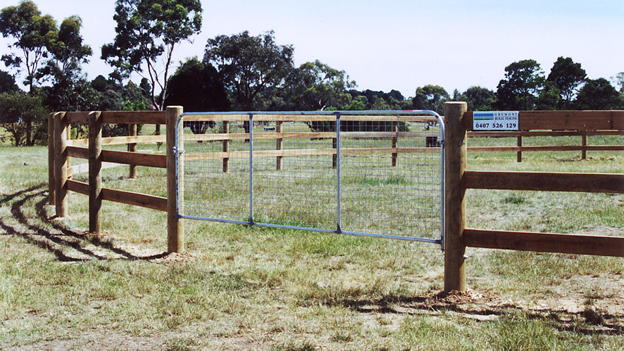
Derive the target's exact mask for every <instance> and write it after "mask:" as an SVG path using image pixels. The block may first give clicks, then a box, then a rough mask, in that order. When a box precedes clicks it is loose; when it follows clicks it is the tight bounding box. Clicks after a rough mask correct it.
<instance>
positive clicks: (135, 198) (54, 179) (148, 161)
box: [48, 109, 183, 252]
mask: <svg viewBox="0 0 624 351" xmlns="http://www.w3.org/2000/svg"><path fill="white" fill-rule="evenodd" d="M178 112H179V113H181V110H177V109H174V112H173V113H178ZM167 113H169V112H165V111H162V112H160V111H159V112H151V111H150V112H57V113H53V114H51V115H50V117H49V121H48V126H49V139H48V141H49V149H48V152H49V157H48V163H49V177H48V178H49V194H50V195H49V203H50V205H54V206H55V207H56V215H57V217H66V216H67V200H68V199H67V192H68V191H73V192H76V193H79V194H83V195H87V196H89V231H90V232H93V233H99V232H100V230H101V221H100V209H101V206H102V201H104V200H106V201H113V202H118V203H123V204H128V205H133V206H140V207H145V208H150V209H153V210H157V211H169V203H175V196H174V197H173V198H172V199H169V195H168V197H166V198H165V197H159V196H153V195H146V194H139V193H135V192H129V191H123V190H116V189H107V188H103V187H102V176H101V171H102V169H104V168H110V167H113V164H115V165H116V164H125V165H128V166H129V178H136V167H137V166H146V167H157V168H167V156H166V155H157V154H154V155H151V154H144V153H138V152H137V149H136V144H137V143H142V142H163V141H165V140H166V137H167V136H137V135H136V134H137V133H136V124H166V122H167V120H166V117H167ZM176 117H177V115H176ZM70 123H80V124H87V125H88V130H89V135H88V139H82V140H68V139H69V136H70V135H71V132H70V129H71V125H70ZM104 123H115V124H119V123H122V124H129V134H130V135H129V136H127V137H114V138H102V124H104ZM169 129H170V128H169ZM169 129H167V132H168V133H170V132H171V131H170V130H169ZM122 144H127V145H128V151H113V150H102V146H104V145H122ZM70 157H74V158H79V159H86V160H88V164H87V166H88V173H89V176H88V179H89V180H88V182H86V183H85V182H80V181H76V180H73V179H71V176H72V175H73V174H77V173H80V172H82V171H84V168H85V165H77V166H74V167H70V165H69V158H70ZM168 176H170V175H169V173H168ZM174 213H175V212H174ZM171 217H172V216H168V221H171ZM176 222H179V221H177V220H176ZM178 225H179V223H178ZM170 230H177V232H169V231H170ZM182 233H183V232H182V228H181V226H180V227H178V226H176V225H169V228H168V235H169V237H173V238H177V237H178V236H179V235H182ZM169 241H170V243H169V245H168V252H179V251H182V250H183V246H180V245H175V244H171V240H169Z"/></svg>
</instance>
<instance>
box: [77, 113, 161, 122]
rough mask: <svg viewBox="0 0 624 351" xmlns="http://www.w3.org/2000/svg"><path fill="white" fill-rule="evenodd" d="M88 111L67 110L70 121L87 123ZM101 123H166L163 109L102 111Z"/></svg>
mask: <svg viewBox="0 0 624 351" xmlns="http://www.w3.org/2000/svg"><path fill="white" fill-rule="evenodd" d="M89 114H90V112H67V113H66V114H65V117H66V118H67V120H68V122H70V123H85V124H86V123H89ZM101 118H102V123H114V124H166V122H167V121H166V119H165V112H164V111H103V112H101Z"/></svg>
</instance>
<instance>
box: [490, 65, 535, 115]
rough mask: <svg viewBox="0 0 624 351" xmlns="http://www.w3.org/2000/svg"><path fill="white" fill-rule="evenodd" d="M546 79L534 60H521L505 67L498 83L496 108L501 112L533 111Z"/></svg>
mask: <svg viewBox="0 0 624 351" xmlns="http://www.w3.org/2000/svg"><path fill="white" fill-rule="evenodd" d="M545 80H546V78H544V72H543V71H542V70H541V67H540V64H539V63H537V61H535V60H521V61H518V62H513V63H512V64H510V65H509V66H507V67H505V79H502V80H501V81H500V82H499V83H498V87H497V91H496V96H497V98H498V102H497V107H498V108H499V109H501V110H534V109H535V108H536V107H537V103H538V97H539V94H540V90H541V88H542V87H543V85H544V82H545Z"/></svg>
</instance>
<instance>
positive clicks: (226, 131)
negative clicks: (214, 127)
mask: <svg viewBox="0 0 624 351" xmlns="http://www.w3.org/2000/svg"><path fill="white" fill-rule="evenodd" d="M223 133H224V134H226V135H227V134H229V133H230V122H229V121H223ZM229 145H230V141H229V140H228V139H226V140H224V141H223V152H229V151H230V146H229ZM229 163H230V158H229V157H224V158H223V173H227V172H228V170H229Z"/></svg>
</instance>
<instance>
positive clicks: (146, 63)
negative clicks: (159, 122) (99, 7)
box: [102, 0, 203, 109]
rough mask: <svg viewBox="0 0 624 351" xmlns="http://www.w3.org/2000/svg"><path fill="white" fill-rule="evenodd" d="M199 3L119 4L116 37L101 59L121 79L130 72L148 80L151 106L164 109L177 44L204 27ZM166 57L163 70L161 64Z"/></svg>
mask: <svg viewBox="0 0 624 351" xmlns="http://www.w3.org/2000/svg"><path fill="white" fill-rule="evenodd" d="M202 11H203V10H202V6H201V2H200V1H199V0H178V1H168V0H117V2H116V7H115V15H114V17H113V18H114V19H115V22H116V23H117V27H116V29H115V31H116V32H117V35H116V36H115V40H114V42H113V43H110V44H105V45H104V46H102V59H103V60H105V61H106V62H107V63H108V64H110V65H111V66H113V67H115V68H116V69H117V73H118V74H119V75H122V76H124V75H128V74H129V73H131V72H139V73H144V74H146V75H147V76H149V79H150V82H151V86H152V88H155V87H158V88H160V91H161V92H162V93H161V94H160V95H159V96H158V95H156V92H155V89H152V92H151V98H152V103H153V104H154V106H156V107H157V108H158V109H162V108H163V107H164V99H165V97H166V94H165V92H166V91H167V83H168V79H169V68H170V64H171V57H172V53H173V51H174V49H175V47H176V45H177V44H179V43H180V42H182V41H183V40H188V39H189V38H190V37H191V36H192V35H193V34H196V33H199V31H200V30H201V23H202ZM163 55H164V58H163V61H164V62H165V64H164V68H163V67H160V66H159V64H158V62H159V61H160V59H161V56H163Z"/></svg>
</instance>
